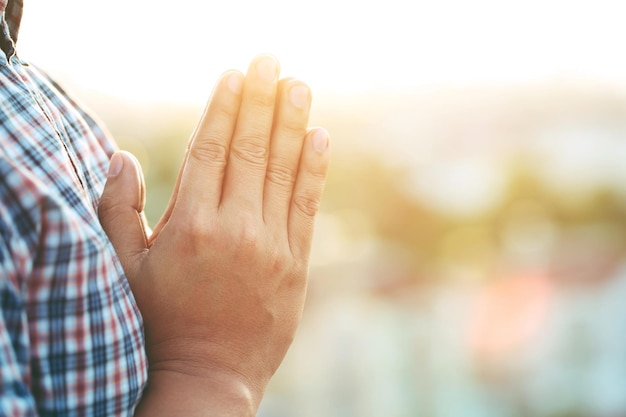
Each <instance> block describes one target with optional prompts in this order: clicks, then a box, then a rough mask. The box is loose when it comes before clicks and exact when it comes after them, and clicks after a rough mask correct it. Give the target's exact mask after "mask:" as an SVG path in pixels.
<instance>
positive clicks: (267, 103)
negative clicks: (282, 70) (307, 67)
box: [99, 56, 329, 415]
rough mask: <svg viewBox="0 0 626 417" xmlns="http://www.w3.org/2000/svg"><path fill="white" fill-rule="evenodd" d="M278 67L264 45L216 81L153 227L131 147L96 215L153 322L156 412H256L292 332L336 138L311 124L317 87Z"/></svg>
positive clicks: (150, 341) (149, 393) (151, 406)
mask: <svg viewBox="0 0 626 417" xmlns="http://www.w3.org/2000/svg"><path fill="white" fill-rule="evenodd" d="M278 74H279V68H278V63H277V61H276V60H275V59H274V58H273V57H270V56H261V57H258V58H257V59H255V60H254V61H253V62H252V64H251V65H250V68H249V70H248V73H247V75H246V77H244V76H243V74H241V73H239V72H237V71H230V72H227V73H226V74H224V76H223V77H222V78H221V79H220V81H219V82H218V84H217V86H216V87H215V90H214V92H213V95H212V98H211V100H210V102H209V104H208V107H207V109H206V111H205V113H204V115H203V117H202V119H201V121H200V124H199V126H198V128H197V129H196V132H195V133H194V134H193V137H192V140H191V141H190V144H189V147H188V151H187V155H186V158H185V161H184V163H183V166H182V168H181V171H180V174H179V178H178V183H177V185H176V188H175V190H174V194H173V196H172V200H171V202H170V206H169V208H168V210H167V211H166V213H165V214H164V216H163V218H162V219H161V220H160V221H159V223H158V224H157V225H156V227H155V230H154V233H153V234H152V235H151V236H148V234H147V233H146V232H145V228H144V222H143V221H142V211H143V205H144V202H143V201H144V199H143V195H144V190H143V184H142V180H141V178H142V176H141V170H140V168H139V166H138V164H137V163H136V162H135V160H134V158H132V157H131V156H130V155H129V154H126V153H124V152H119V153H117V154H116V155H114V156H113V158H112V161H111V168H110V173H109V178H108V180H107V184H106V187H105V190H104V193H103V195H102V198H101V201H100V206H99V216H100V221H101V223H102V226H103V228H104V230H105V231H106V232H107V234H108V236H109V238H110V239H111V242H112V243H113V245H114V247H115V250H116V252H117V254H118V256H119V258H120V261H121V262H122V265H123V267H124V270H125V272H126V275H127V277H128V280H129V282H130V284H131V288H132V290H133V293H134V296H135V298H136V300H137V304H138V306H139V309H140V311H141V314H142V317H143V320H144V327H145V334H146V346H147V354H148V360H149V372H150V374H149V382H148V389H147V390H146V393H145V398H144V400H143V401H142V405H141V406H140V411H144V410H149V412H150V415H159V413H163V414H167V413H168V411H167V410H168V409H167V407H165V408H164V407H163V405H162V403H168V402H170V400H171V401H176V402H178V404H177V406H178V407H183V408H177V409H176V411H177V412H179V413H181V412H183V410H186V411H185V413H186V414H184V415H194V414H193V411H191V408H190V407H188V406H190V404H185V401H192V402H193V401H196V402H197V401H200V403H202V402H204V403H203V404H202V406H203V407H218V408H219V407H223V410H222V412H223V413H224V414H218V413H216V414H211V415H231V414H228V413H229V412H232V415H248V414H250V415H251V414H254V412H255V410H256V407H258V404H259V402H260V399H261V397H262V395H263V392H264V390H265V387H266V385H267V383H268V381H269V379H270V377H271V376H272V375H273V374H274V372H275V371H276V369H277V367H278V366H279V364H280V362H281V361H282V359H283V357H284V355H285V353H286V351H287V349H288V347H289V345H290V344H291V341H292V339H293V336H294V333H295V330H296V327H297V325H298V323H299V320H300V317H301V313H302V308H303V302H304V297H305V292H306V284H307V275H308V259H309V252H310V247H311V238H312V234H313V222H314V217H315V215H316V212H317V211H318V207H319V204H320V199H321V195H322V190H323V186H324V182H325V176H326V171H327V167H328V160H329V143H328V134H327V132H326V131H325V130H324V129H322V128H316V129H310V130H308V129H307V124H308V114H309V107H310V102H311V100H310V91H309V88H308V87H307V86H306V85H305V84H304V83H302V82H301V81H298V80H295V79H283V80H280V81H279V80H278ZM215 390H217V391H220V392H221V394H219V395H221V396H222V397H220V398H218V399H212V398H209V397H210V396H211V395H213V394H212V392H214V391H215ZM197 395H204V396H205V398H201V399H197V398H195V397H197ZM229 399H230V400H232V401H235V402H240V401H242V402H240V404H243V405H242V406H241V408H240V409H238V410H237V411H233V410H234V408H229V406H226V405H225V403H227V402H228V401H229ZM216 403H217V405H216ZM156 404H160V405H158V406H157V405H156ZM185 407H187V408H185ZM170 411H171V410H170ZM213 411H216V409H214V410H213ZM209 412H210V410H209ZM146 414H148V411H146ZM179 415H183V414H179ZM199 415H201V414H199Z"/></svg>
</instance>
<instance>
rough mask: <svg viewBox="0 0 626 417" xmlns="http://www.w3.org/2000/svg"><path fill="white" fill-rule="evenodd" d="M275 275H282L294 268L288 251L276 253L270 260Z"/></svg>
mask: <svg viewBox="0 0 626 417" xmlns="http://www.w3.org/2000/svg"><path fill="white" fill-rule="evenodd" d="M270 265H271V271H272V273H273V274H281V273H283V272H285V271H288V270H290V269H291V268H292V258H291V256H290V254H289V253H288V252H287V251H279V250H277V251H275V252H274V253H273V254H272V256H271V258H270Z"/></svg>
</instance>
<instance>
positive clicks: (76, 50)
mask: <svg viewBox="0 0 626 417" xmlns="http://www.w3.org/2000/svg"><path fill="white" fill-rule="evenodd" d="M25 3H26V11H25V16H24V20H23V26H22V33H21V38H20V43H19V50H20V53H21V55H22V56H23V57H24V58H26V59H28V60H31V61H33V62H35V63H37V64H39V65H40V66H43V67H45V68H46V69H48V70H49V71H51V72H52V73H54V74H55V75H57V76H60V77H61V78H65V79H66V80H68V79H69V80H71V82H72V83H74V84H76V85H78V86H80V87H81V88H86V89H92V90H99V91H104V92H107V93H109V94H113V95H117V96H121V97H123V98H128V99H132V100H161V101H168V100H177V101H190V102H196V101H204V99H205V98H206V96H207V95H208V93H209V92H210V90H211V88H212V85H213V83H214V81H215V80H216V78H217V77H218V76H219V74H220V73H221V72H222V71H224V70H226V69H229V68H232V67H235V68H239V69H242V70H244V69H245V68H246V66H247V63H248V62H249V60H250V59H251V58H252V57H253V56H254V55H256V54H258V53H261V52H269V53H273V54H274V55H276V56H277V57H278V58H279V59H280V60H281V62H282V65H283V75H290V76H296V77H298V78H301V79H303V80H305V81H307V82H308V83H309V84H310V85H311V86H312V88H313V89H314V91H329V92H341V93H345V92H355V91H364V90H381V89H387V90H389V89H392V90H399V91H406V90H408V89H414V88H419V87H423V86H430V85H441V84H450V83H454V84H459V83H468V82H471V83H476V82H477V83H491V82H496V83H500V82H509V81H525V80H528V79H534V78H542V77H552V76H555V75H559V74H563V73H565V74H570V75H571V74H574V75H582V76H586V77H594V78H601V79H605V80H609V81H617V82H620V83H624V84H626V53H624V50H625V49H624V42H625V40H626V25H625V24H624V21H623V18H624V16H625V15H626V14H625V12H626V2H623V1H603V0H594V1H577V0H568V1H564V0H525V1H509V0H471V1H470V0H431V1H415V0H413V1H410V0H378V1H372V0H360V1H356V0H315V1H306V2H305V1H299V0H245V1H241V0H232V1H228V0H223V1H213V2H211V1H199V0H169V1H163V0H106V1H104V0H100V1H93V0H92V1H85V0H25Z"/></svg>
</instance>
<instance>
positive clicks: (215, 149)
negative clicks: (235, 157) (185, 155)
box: [190, 137, 228, 167]
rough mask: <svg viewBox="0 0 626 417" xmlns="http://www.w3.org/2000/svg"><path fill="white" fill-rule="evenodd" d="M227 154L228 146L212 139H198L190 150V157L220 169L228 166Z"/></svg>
mask: <svg viewBox="0 0 626 417" xmlns="http://www.w3.org/2000/svg"><path fill="white" fill-rule="evenodd" d="M227 154H228V151H227V149H226V146H225V145H224V144H222V143H220V142H219V141H218V140H217V139H216V138H211V137H199V138H196V140H195V141H194V143H193V144H192V146H191V150H190V157H192V158H194V159H196V160H198V161H199V162H203V163H206V164H210V165H211V166H218V167H224V166H225V165H226V159H227Z"/></svg>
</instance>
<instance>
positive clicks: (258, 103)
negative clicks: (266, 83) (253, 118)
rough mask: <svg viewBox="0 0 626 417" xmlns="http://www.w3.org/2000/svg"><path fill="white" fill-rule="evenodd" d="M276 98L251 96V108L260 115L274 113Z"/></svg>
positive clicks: (269, 95)
mask: <svg viewBox="0 0 626 417" xmlns="http://www.w3.org/2000/svg"><path fill="white" fill-rule="evenodd" d="M274 104H275V97H274V96H273V95H272V94H267V93H258V94H252V95H251V96H250V106H251V107H252V109H253V111H255V112H259V113H270V112H273V109H274Z"/></svg>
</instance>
